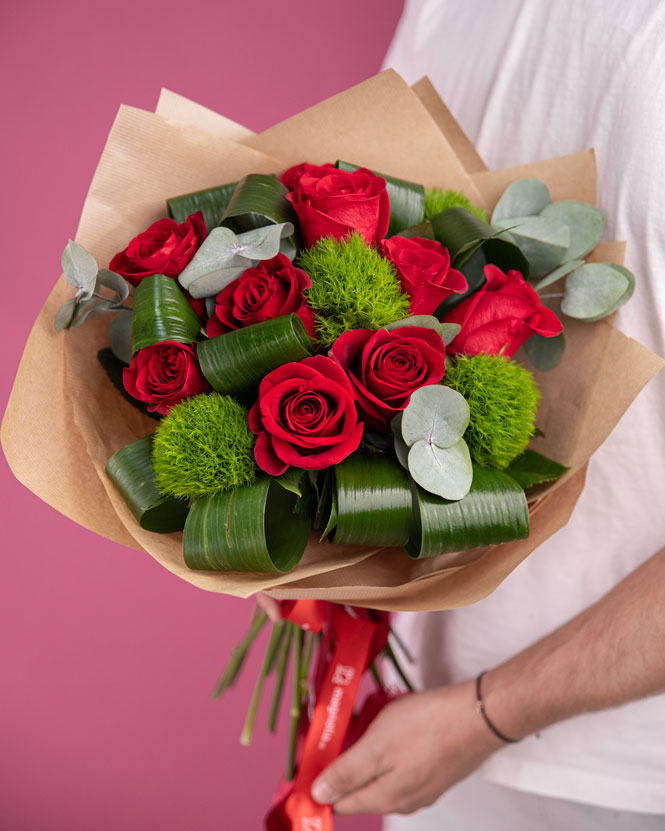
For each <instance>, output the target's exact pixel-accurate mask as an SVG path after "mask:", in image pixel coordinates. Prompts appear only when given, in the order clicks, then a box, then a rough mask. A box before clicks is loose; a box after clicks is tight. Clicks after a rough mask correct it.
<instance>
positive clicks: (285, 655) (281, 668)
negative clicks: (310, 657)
mask: <svg viewBox="0 0 665 831" xmlns="http://www.w3.org/2000/svg"><path fill="white" fill-rule="evenodd" d="M293 629H294V625H293V623H291V622H290V621H288V620H287V621H286V625H285V627H284V632H285V635H284V639H283V640H282V643H281V645H280V649H279V656H278V658H277V680H276V681H275V689H274V691H273V694H272V702H271V704H270V718H269V719H268V730H270V732H271V733H274V732H275V730H276V729H277V716H278V715H279V705H280V704H281V702H282V693H283V691H284V682H285V680H286V670H287V667H288V665H289V655H290V654H291V641H292V640H293Z"/></svg>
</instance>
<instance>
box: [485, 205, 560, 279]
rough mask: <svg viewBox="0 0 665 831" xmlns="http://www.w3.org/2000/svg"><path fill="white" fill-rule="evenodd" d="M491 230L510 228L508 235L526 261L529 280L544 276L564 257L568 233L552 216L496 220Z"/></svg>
mask: <svg viewBox="0 0 665 831" xmlns="http://www.w3.org/2000/svg"><path fill="white" fill-rule="evenodd" d="M494 227H495V228H498V229H499V230H505V229H507V228H508V227H510V233H511V236H512V237H513V238H514V240H515V242H516V244H517V245H518V246H519V248H520V249H521V251H522V253H523V254H524V255H525V256H526V258H527V259H528V261H529V264H530V266H531V276H532V277H541V276H542V275H544V274H548V273H549V272H550V271H552V269H553V268H556V267H557V266H558V265H559V264H560V263H561V262H562V261H563V259H564V257H566V255H567V252H568V247H569V245H570V239H571V236H570V231H569V229H568V226H567V225H565V224H564V223H563V222H560V221H559V220H557V219H556V218H554V217H552V218H545V217H544V215H543V214H541V215H540V216H519V217H513V218H512V219H502V220H497V222H496V223H494Z"/></svg>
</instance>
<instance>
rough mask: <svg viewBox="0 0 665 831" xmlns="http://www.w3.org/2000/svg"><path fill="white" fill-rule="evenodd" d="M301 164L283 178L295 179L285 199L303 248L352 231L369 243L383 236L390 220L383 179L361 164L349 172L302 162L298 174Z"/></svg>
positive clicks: (339, 237)
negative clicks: (301, 239) (293, 212)
mask: <svg viewBox="0 0 665 831" xmlns="http://www.w3.org/2000/svg"><path fill="white" fill-rule="evenodd" d="M300 167H301V166H300V165H298V167H297V168H291V170H287V172H286V173H285V174H284V177H287V178H289V177H290V181H291V182H295V188H294V190H293V191H292V192H291V193H287V195H286V198H287V199H288V200H289V202H291V204H292V205H293V207H294V210H295V212H296V214H297V215H298V219H299V220H300V227H301V228H302V234H303V239H304V242H305V247H306V248H309V247H310V246H312V245H314V243H315V242H316V241H317V240H319V239H321V238H322V237H334V238H335V239H337V240H339V239H342V238H343V237H346V236H348V235H349V234H350V233H352V232H353V231H358V232H359V233H360V234H361V236H363V237H364V238H365V240H366V241H367V242H368V243H370V244H372V243H375V242H380V241H381V240H382V239H383V238H384V237H385V235H386V232H387V231H388V224H389V222H390V200H389V198H388V193H387V191H386V180H385V179H382V178H381V177H380V176H377V175H376V174H374V173H372V171H371V170H367V169H366V168H364V167H362V168H360V169H359V170H354V171H353V172H352V173H348V172H346V171H344V170H337V168H335V167H333V166H332V165H331V164H326V165H321V166H318V165H308V164H304V165H302V170H303V172H302V174H299V168H300ZM284 177H282V178H284Z"/></svg>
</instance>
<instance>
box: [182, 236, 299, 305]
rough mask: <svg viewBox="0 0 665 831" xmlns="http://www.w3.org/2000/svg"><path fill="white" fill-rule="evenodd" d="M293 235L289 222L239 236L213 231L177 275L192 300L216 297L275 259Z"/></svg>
mask: <svg viewBox="0 0 665 831" xmlns="http://www.w3.org/2000/svg"><path fill="white" fill-rule="evenodd" d="M292 234H293V225H292V224H291V223H290V222H286V223H283V224H281V225H266V226H262V227H261V228H254V229H253V230H251V231H246V232H245V233H243V234H239V235H236V234H235V233H234V232H233V231H231V230H230V229H229V228H213V230H212V231H211V232H210V233H209V234H208V236H207V237H206V239H205V241H204V243H203V245H201V247H200V248H199V249H198V251H197V252H196V254H195V255H194V257H193V258H192V260H191V261H190V262H189V264H188V265H187V266H186V268H185V269H183V271H182V272H181V273H180V274H179V275H178V282H179V283H180V285H181V286H182V287H183V288H185V289H187V291H188V292H189V293H190V294H191V295H192V297H196V298H200V297H211V296H213V295H217V294H219V292H220V291H221V290H222V289H223V288H225V287H226V286H228V285H229V283H231V282H233V280H235V279H236V278H238V277H240V275H241V274H242V273H243V272H245V271H246V270H247V269H248V268H251V267H252V266H254V265H255V264H256V263H257V262H258V261H259V260H269V259H271V258H272V257H275V256H276V255H277V254H278V253H279V252H280V250H281V247H282V246H283V244H284V243H285V242H288V240H287V238H288V237H289V236H291V235H292ZM289 250H290V248H289Z"/></svg>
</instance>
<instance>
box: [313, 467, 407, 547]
mask: <svg viewBox="0 0 665 831" xmlns="http://www.w3.org/2000/svg"><path fill="white" fill-rule="evenodd" d="M333 479H334V481H333V494H332V499H331V507H330V513H329V519H328V524H327V527H326V530H325V532H324V536H325V535H327V534H330V533H332V534H333V536H332V541H333V542H334V543H335V544H336V545H371V546H403V545H405V543H406V541H407V538H408V535H409V523H410V520H411V490H410V488H409V479H408V476H407V474H406V472H405V471H404V470H403V468H402V467H401V466H400V465H399V464H398V462H397V461H396V460H395V459H394V458H393V457H392V456H380V455H376V456H371V457H370V456H366V455H364V454H363V453H354V454H353V455H352V456H349V457H348V458H347V459H345V460H344V461H343V462H341V463H340V464H338V465H335V468H334V472H333ZM333 529H334V530H333Z"/></svg>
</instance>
